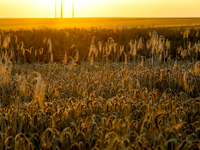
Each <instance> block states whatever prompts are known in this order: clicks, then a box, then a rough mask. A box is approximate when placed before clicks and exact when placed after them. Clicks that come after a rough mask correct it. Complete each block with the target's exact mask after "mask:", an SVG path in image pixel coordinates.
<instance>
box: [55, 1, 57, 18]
mask: <svg viewBox="0 0 200 150" xmlns="http://www.w3.org/2000/svg"><path fill="white" fill-rule="evenodd" d="M56 17H57V0H55V18H56Z"/></svg>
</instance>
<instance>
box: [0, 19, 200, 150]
mask: <svg viewBox="0 0 200 150" xmlns="http://www.w3.org/2000/svg"><path fill="white" fill-rule="evenodd" d="M0 24H1V26H2V24H3V23H2V22H1V23H0ZM147 24H150V23H147ZM30 27H33V26H30ZM11 28H12V26H11ZM0 51H1V52H0V55H1V57H0V113H1V114H0V135H1V136H0V149H2V150H3V149H15V150H18V149H19V150H21V149H28V150H34V149H41V150H42V149H46V150H63V149H70V150H88V149H93V150H98V149H102V150H106V149H116V150H119V149H124V150H125V149H127V150H132V149H139V150H143V149H149V150H150V149H155V150H158V149H159V150H170V149H173V150H175V149H177V150H178V149H180V150H184V149H185V150H187V149H199V148H200V143H199V139H200V111H199V109H200V61H199V60H200V54H199V53H200V35H199V28H198V26H196V25H195V26H193V27H188V26H184V27H181V26H179V27H177V26H176V27H169V26H167V27H161V26H160V27H155V26H154V27H148V26H147V27H142V28H141V27H140V28H138V27H129V28H127V27H122V28H98V27H95V26H94V27H92V28H78V27H77V28H70V27H66V28H61V29H60V28H53V27H52V26H51V28H47V27H44V28H34V29H23V27H22V28H21V29H12V30H9V28H8V27H5V28H1V30H0Z"/></svg>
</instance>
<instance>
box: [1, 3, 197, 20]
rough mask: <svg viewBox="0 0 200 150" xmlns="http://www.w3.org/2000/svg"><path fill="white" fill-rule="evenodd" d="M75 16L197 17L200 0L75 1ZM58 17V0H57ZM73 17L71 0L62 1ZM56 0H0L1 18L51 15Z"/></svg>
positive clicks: (66, 11) (69, 15)
mask: <svg viewBox="0 0 200 150" xmlns="http://www.w3.org/2000/svg"><path fill="white" fill-rule="evenodd" d="M74 3H75V17H200V0H74ZM57 7H58V12H57V14H58V17H60V0H57ZM63 9H64V11H63V16H64V17H71V16H72V0H63ZM54 17H55V0H0V18H54Z"/></svg>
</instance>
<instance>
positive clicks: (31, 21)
mask: <svg viewBox="0 0 200 150" xmlns="http://www.w3.org/2000/svg"><path fill="white" fill-rule="evenodd" d="M185 26H190V27H195V26H200V18H107V17H106V18H62V19H60V18H56V19H55V18H41V19H40V18H13V19H12V18H1V19H0V29H2V30H9V29H12V30H18V29H32V28H35V29H38V28H56V29H62V28H85V29H90V28H91V27H95V28H107V29H108V28H109V29H113V28H117V29H120V28H124V27H127V28H138V27H139V28H141V27H142V28H144V27H145V28H146V27H185Z"/></svg>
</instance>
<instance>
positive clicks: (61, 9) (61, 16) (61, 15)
mask: <svg viewBox="0 0 200 150" xmlns="http://www.w3.org/2000/svg"><path fill="white" fill-rule="evenodd" d="M60 11H61V12H60V13H61V14H60V18H63V1H62V0H61V8H60Z"/></svg>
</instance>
